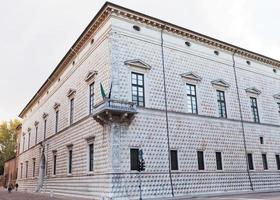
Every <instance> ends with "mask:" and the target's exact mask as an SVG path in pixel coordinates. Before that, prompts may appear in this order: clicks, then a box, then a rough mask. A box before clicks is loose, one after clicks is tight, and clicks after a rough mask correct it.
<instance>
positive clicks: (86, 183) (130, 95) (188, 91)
mask: <svg viewBox="0 0 280 200" xmlns="http://www.w3.org/2000/svg"><path fill="white" fill-rule="evenodd" d="M279 67H280V61H277V60H274V59H272V58H268V57H266V56H263V55H260V54H257V53H254V52H251V51H248V50H246V49H243V48H240V47H237V46H234V45H231V44H228V43H225V42H222V41H219V40H217V39H214V38H211V37H208V36H205V35H202V34H199V33H196V32H193V31H190V30H188V29H185V28H182V27H179V26H176V25H174V24H171V23H168V22H165V21H162V20H159V19H155V18H153V17H150V16H147V15H144V14H142V13H138V12H136V11H133V10H129V9H127V8H123V7H121V6H118V5H114V4H112V3H105V5H104V6H103V7H102V8H101V10H100V11H99V12H98V13H97V15H96V16H95V17H94V19H93V20H92V21H91V22H90V24H89V25H88V26H87V27H86V29H85V30H84V32H83V33H82V34H81V36H80V37H79V38H78V39H77V41H76V42H75V43H74V45H73V46H72V47H71V48H70V50H69V51H68V52H67V54H66V55H65V56H64V57H63V59H62V60H61V62H60V63H59V64H58V66H57V67H56V68H55V70H54V71H53V73H52V74H51V75H50V76H49V78H48V79H47V81H46V82H45V83H44V84H43V86H42V87H41V88H40V89H39V91H38V92H37V93H36V95H35V96H34V97H33V98H32V99H31V101H30V102H29V103H28V104H27V105H26V107H25V108H24V109H23V110H22V112H21V113H20V117H21V118H22V119H23V124H22V135H21V144H20V156H19V161H18V180H17V181H18V183H19V186H20V190H25V191H41V192H54V193H57V194H64V195H71V196H77V197H78V196H79V197H89V198H93V199H137V198H139V193H140V189H139V182H140V181H139V180H140V179H139V178H141V183H142V184H141V186H142V187H141V190H142V195H143V198H144V199H145V198H158V197H172V196H175V197H178V196H185V195H194V194H202V193H230V192H241V191H244V192H248V191H268V190H269V191H271V190H279V187H280V158H279V155H280V70H279ZM139 149H142V151H143V153H144V160H145V165H146V170H145V171H143V172H141V174H140V173H139V172H138V171H137V158H138V154H139Z"/></svg>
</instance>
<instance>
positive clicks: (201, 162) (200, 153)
mask: <svg viewBox="0 0 280 200" xmlns="http://www.w3.org/2000/svg"><path fill="white" fill-rule="evenodd" d="M197 161H198V170H204V169H205V167H204V152H203V151H197Z"/></svg>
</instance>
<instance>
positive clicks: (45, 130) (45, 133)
mask: <svg viewBox="0 0 280 200" xmlns="http://www.w3.org/2000/svg"><path fill="white" fill-rule="evenodd" d="M46 137H47V119H44V139H46Z"/></svg>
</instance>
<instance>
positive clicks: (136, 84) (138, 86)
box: [131, 72, 145, 107]
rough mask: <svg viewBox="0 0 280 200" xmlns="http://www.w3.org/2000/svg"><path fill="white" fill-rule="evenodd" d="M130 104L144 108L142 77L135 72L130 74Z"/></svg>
mask: <svg viewBox="0 0 280 200" xmlns="http://www.w3.org/2000/svg"><path fill="white" fill-rule="evenodd" d="M131 86H132V102H133V103H135V104H136V105H137V106H142V107H144V106H145V93H144V75H143V74H140V73H136V72H132V73H131Z"/></svg>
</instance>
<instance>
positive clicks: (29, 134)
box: [28, 131, 31, 149]
mask: <svg viewBox="0 0 280 200" xmlns="http://www.w3.org/2000/svg"><path fill="white" fill-rule="evenodd" d="M30 136H31V132H30V131H29V132H28V149H29V148H30Z"/></svg>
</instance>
